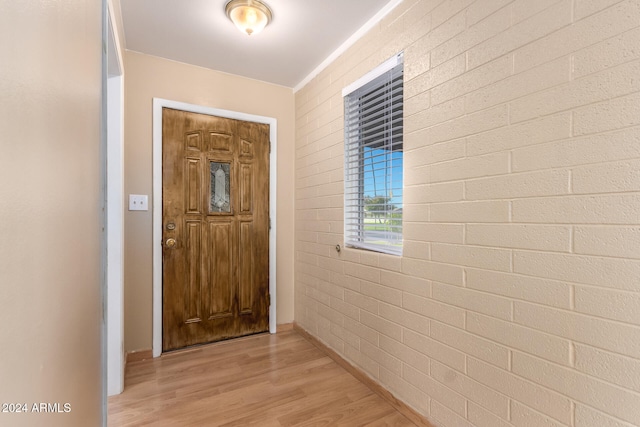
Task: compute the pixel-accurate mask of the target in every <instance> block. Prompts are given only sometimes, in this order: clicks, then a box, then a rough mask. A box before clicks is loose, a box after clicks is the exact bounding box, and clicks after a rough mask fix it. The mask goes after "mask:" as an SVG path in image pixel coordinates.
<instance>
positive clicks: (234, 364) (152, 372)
mask: <svg viewBox="0 0 640 427" xmlns="http://www.w3.org/2000/svg"><path fill="white" fill-rule="evenodd" d="M108 404H109V408H108V411H109V412H108V420H109V423H108V425H109V426H110V427H120V426H330V425H339V426H365V425H369V426H413V425H414V424H413V423H412V422H411V421H409V420H408V419H407V418H405V417H404V416H403V415H402V414H401V413H399V412H398V411H396V410H395V409H394V408H393V407H392V406H391V405H390V404H389V403H387V401H385V400H384V399H382V398H381V397H380V396H379V395H377V394H376V393H374V392H373V391H372V390H371V389H369V388H368V387H367V386H366V385H364V384H363V383H361V382H360V381H358V380H357V379H356V378H355V377H353V376H352V375H351V374H349V373H348V372H347V371H345V370H344V369H343V368H342V367H341V366H339V365H338V364H337V363H336V362H334V361H333V360H332V359H331V358H330V357H328V356H327V355H326V354H325V353H324V352H323V351H321V350H320V349H318V348H317V347H316V346H314V345H313V344H312V343H310V342H309V341H307V340H306V339H305V338H304V337H302V336H301V335H300V334H298V333H297V332H296V331H295V330H290V331H286V332H279V333H278V334H276V335H269V334H262V335H255V336H252V337H247V338H241V339H238V340H233V341H225V342H221V343H217V344H210V345H206V346H202V347H197V348H194V349H189V350H184V351H179V352H174V353H168V354H165V355H163V356H162V357H160V358H157V359H151V360H144V361H140V362H133V363H130V364H128V365H127V372H126V376H125V391H124V393H122V394H120V395H117V396H113V397H110V398H109V402H108Z"/></svg>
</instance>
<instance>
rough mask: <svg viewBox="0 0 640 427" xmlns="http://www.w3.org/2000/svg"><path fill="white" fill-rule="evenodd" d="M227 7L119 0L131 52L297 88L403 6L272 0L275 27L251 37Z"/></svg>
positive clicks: (378, 1)
mask: <svg viewBox="0 0 640 427" xmlns="http://www.w3.org/2000/svg"><path fill="white" fill-rule="evenodd" d="M400 1H401V0H400ZM227 2H228V0H121V10H122V21H123V27H124V34H125V48H126V49H128V50H132V51H136V52H141V53H145V54H149V55H154V56H159V57H162V58H167V59H171V60H174V61H179V62H184V63H187V64H193V65H198V66H201V67H206V68H210V69H213V70H219V71H223V72H226V73H231V74H236V75H240V76H244V77H249V78H253V79H257V80H262V81H266V82H270V83H275V84H278V85H282V86H287V87H296V86H297V85H299V84H300V83H301V82H302V81H303V80H304V79H305V78H306V77H307V76H309V75H310V74H311V73H312V72H313V71H314V70H315V69H316V68H317V67H318V66H320V65H321V63H323V61H325V59H326V58H327V57H329V56H330V55H331V54H332V53H334V52H335V51H336V49H338V48H339V47H340V46H341V45H343V43H345V42H346V41H348V40H349V39H350V38H351V37H352V36H353V35H354V34H355V33H356V32H358V30H360V29H361V27H363V26H364V25H365V24H368V25H371V24H372V22H374V21H376V20H378V19H380V17H381V16H382V15H383V14H384V13H387V12H388V11H389V10H390V9H391V8H392V7H393V6H394V5H395V4H398V3H399V1H398V0H391V1H390V0H266V3H267V4H268V5H269V7H270V8H271V10H272V11H273V21H272V22H271V24H270V25H268V26H267V27H266V28H265V29H264V30H263V31H262V32H261V33H260V34H256V35H253V36H247V35H246V34H242V33H241V32H240V31H238V30H237V29H236V27H235V26H234V25H233V23H232V22H231V21H229V19H228V18H227V16H226V14H225V11H224V7H225V4H226V3H227ZM372 20H373V21H372Z"/></svg>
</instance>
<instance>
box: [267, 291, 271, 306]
mask: <svg viewBox="0 0 640 427" xmlns="http://www.w3.org/2000/svg"><path fill="white" fill-rule="evenodd" d="M267 307H271V294H267Z"/></svg>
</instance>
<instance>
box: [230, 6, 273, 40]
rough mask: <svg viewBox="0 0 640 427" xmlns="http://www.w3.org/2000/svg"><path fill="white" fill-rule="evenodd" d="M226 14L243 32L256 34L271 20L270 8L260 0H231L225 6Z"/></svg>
mask: <svg viewBox="0 0 640 427" xmlns="http://www.w3.org/2000/svg"><path fill="white" fill-rule="evenodd" d="M225 11H226V12H227V16H228V17H229V19H231V21H232V22H233V23H234V24H235V25H236V27H237V28H238V29H239V30H240V31H242V32H243V33H245V34H248V35H251V34H258V33H259V32H260V31H262V29H263V28H264V27H266V26H267V24H268V23H269V22H271V18H272V16H273V14H272V13H271V9H269V6H267V5H266V4H265V3H263V2H261V1H260V0H231V1H230V2H229V3H227V5H226V6H225Z"/></svg>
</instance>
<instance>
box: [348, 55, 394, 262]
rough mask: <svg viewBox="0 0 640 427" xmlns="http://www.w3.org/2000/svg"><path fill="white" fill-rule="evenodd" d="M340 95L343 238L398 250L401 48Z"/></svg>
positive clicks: (384, 249) (361, 245)
mask: <svg viewBox="0 0 640 427" xmlns="http://www.w3.org/2000/svg"><path fill="white" fill-rule="evenodd" d="M343 96H344V109H345V208H344V209H345V211H344V215H345V218H344V219H345V230H344V231H345V244H346V245H347V246H351V247H356V248H362V249H369V250H374V251H378V252H384V253H388V254H395V255H402V191H403V142H402V125H403V108H402V105H403V62H402V54H399V55H396V56H394V57H393V58H391V59H390V60H389V61H386V62H385V63H384V64H382V65H381V66H380V67H378V68H377V69H376V70H373V71H372V72H371V73H369V74H368V75H366V76H365V77H363V79H361V80H360V81H358V82H356V83H354V84H353V85H351V86H349V87H347V88H346V89H345V90H344V91H343Z"/></svg>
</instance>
